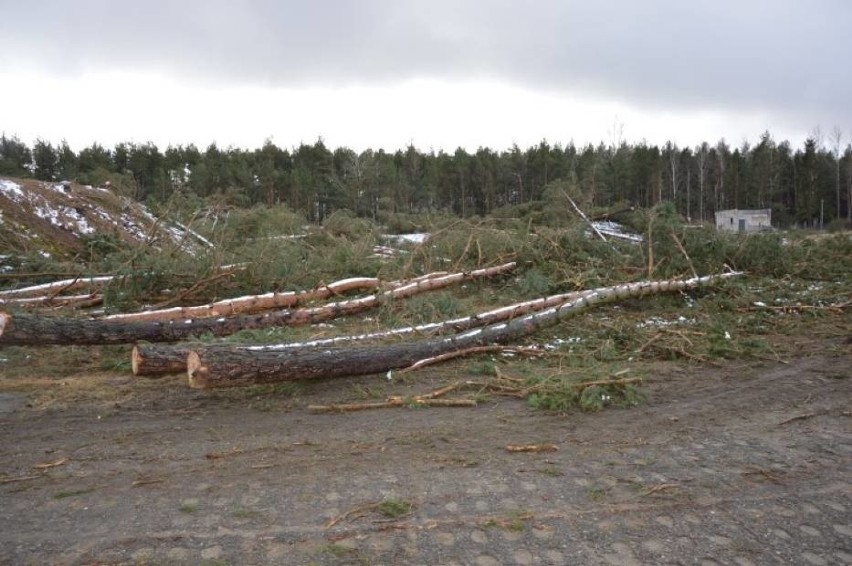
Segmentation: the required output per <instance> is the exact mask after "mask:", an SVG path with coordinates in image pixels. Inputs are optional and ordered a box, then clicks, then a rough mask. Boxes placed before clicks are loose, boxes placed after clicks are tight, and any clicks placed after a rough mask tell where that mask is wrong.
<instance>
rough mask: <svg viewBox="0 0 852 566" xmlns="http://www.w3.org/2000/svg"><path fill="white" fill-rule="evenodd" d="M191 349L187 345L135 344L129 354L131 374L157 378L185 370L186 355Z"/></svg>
mask: <svg viewBox="0 0 852 566" xmlns="http://www.w3.org/2000/svg"><path fill="white" fill-rule="evenodd" d="M191 351H192V349H191V348H190V347H188V346H162V345H156V344H136V345H135V346H133V352H132V353H131V354H130V367H131V368H132V369H133V375H144V376H145V377H151V378H157V377H163V376H164V375H168V374H174V373H183V372H185V371H186V356H187V355H188V354H189V352H191Z"/></svg>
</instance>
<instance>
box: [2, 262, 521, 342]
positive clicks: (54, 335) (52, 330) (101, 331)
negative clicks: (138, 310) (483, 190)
mask: <svg viewBox="0 0 852 566" xmlns="http://www.w3.org/2000/svg"><path fill="white" fill-rule="evenodd" d="M514 267H515V264H514V263H506V264H503V265H498V266H495V267H489V268H485V269H478V270H475V271H471V272H469V273H451V274H448V275H443V276H441V277H433V278H426V279H419V280H417V281H415V282H412V283H410V284H407V285H403V286H401V287H397V288H395V289H392V290H390V291H385V292H384V293H380V294H378V295H370V296H367V297H362V298H360V299H353V300H349V301H340V302H337V303H330V304H328V305H323V306H318V307H314V308H303V309H294V310H281V311H275V312H272V313H266V314H256V315H241V316H235V317H227V318H226V317H222V318H202V319H189V320H172V321H166V322H145V321H124V320H103V319H80V318H64V317H50V316H42V315H33V314H25V313H15V314H11V313H5V312H0V346H2V345H10V346H12V345H18V346H21V345H29V346H41V345H47V344H61V345H83V344H128V343H132V342H138V341H145V342H179V341H181V340H186V339H188V338H190V337H192V336H200V335H202V334H212V335H213V336H227V335H230V334H234V333H236V332H238V331H240V330H255V329H261V328H270V327H274V326H297V325H303V324H315V323H318V322H323V321H327V320H331V319H333V318H337V317H340V316H346V315H351V314H355V313H359V312H363V311H366V310H369V309H371V308H374V307H376V306H378V305H380V304H381V303H382V302H384V301H393V300H399V299H404V298H408V297H410V296H412V295H416V294H418V293H422V292H426V291H432V290H435V289H441V288H444V287H448V286H450V285H453V284H455V283H460V282H463V281H470V280H473V279H478V278H482V277H492V276H495V275H501V274H503V273H506V272H508V271H510V270H512V269H513V268H514Z"/></svg>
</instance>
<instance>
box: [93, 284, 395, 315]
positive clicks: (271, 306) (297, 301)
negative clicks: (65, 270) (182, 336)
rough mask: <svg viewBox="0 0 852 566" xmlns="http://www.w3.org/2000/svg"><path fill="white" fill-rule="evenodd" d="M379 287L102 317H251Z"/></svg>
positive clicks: (327, 288) (340, 287)
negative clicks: (242, 315)
mask: <svg viewBox="0 0 852 566" xmlns="http://www.w3.org/2000/svg"><path fill="white" fill-rule="evenodd" d="M380 285H381V281H379V280H378V279H376V278H374V277H356V278H352V279H342V280H340V281H335V282H334V283H331V284H329V285H323V286H321V287H317V288H316V289H312V290H310V291H289V292H286V293H264V294H262V295H249V296H245V297H237V298H234V299H226V300H224V301H216V302H215V303H210V304H207V305H199V306H192V307H174V308H169V309H158V310H150V311H143V312H133V313H121V314H113V315H109V316H105V317H103V320H121V321H131V320H134V321H149V322H150V321H157V322H167V321H170V320H187V319H195V318H210V317H221V316H234V315H237V314H252V313H258V312H263V311H270V310H275V309H288V308H293V307H295V306H297V305H301V304H304V303H306V302H308V301H316V300H323V299H327V298H329V297H332V296H335V295H340V294H343V293H347V292H350V291H361V290H373V289H376V288H378V287H379V286H380Z"/></svg>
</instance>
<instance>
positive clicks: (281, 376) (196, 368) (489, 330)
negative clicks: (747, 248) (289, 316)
mask: <svg viewBox="0 0 852 566" xmlns="http://www.w3.org/2000/svg"><path fill="white" fill-rule="evenodd" d="M733 275H737V274H735V273H728V274H724V275H711V276H706V277H698V278H694V279H688V280H681V281H677V280H675V281H651V282H641V283H629V284H625V285H617V286H614V287H605V288H602V289H597V290H595V291H594V292H591V293H588V294H585V295H582V296H580V297H579V298H577V299H575V300H572V301H568V302H566V303H563V304H561V305H560V306H558V307H554V308H550V309H547V310H545V311H542V312H538V313H534V314H530V315H527V316H524V317H521V318H517V319H515V320H512V321H511V322H508V323H499V324H492V325H489V326H487V327H485V328H481V329H474V330H469V331H467V332H463V333H460V334H456V335H453V336H450V337H447V338H435V339H430V340H421V341H417V342H407V343H401V344H390V345H375V346H361V347H357V348H340V347H337V348H295V349H294V348H290V349H284V350H268V349H266V350H247V349H240V348H233V349H227V350H224V349H215V350H202V351H199V352H190V353H189V355H188V356H187V374H188V377H189V385H190V386H191V387H195V388H213V387H234V386H240V385H253V384H260V383H274V382H281V381H295V380H301V379H312V378H327V377H341V376H355V375H367V374H373V373H384V372H387V371H389V370H393V369H398V368H402V367H406V366H409V365H411V364H413V363H414V362H416V361H418V360H422V359H425V358H431V357H435V356H438V355H441V354H446V353H449V352H455V351H459V350H465V349H468V348H472V347H477V346H484V345H488V344H495V343H498V344H499V343H506V342H510V341H512V340H517V339H518V338H521V337H523V336H528V335H531V334H534V333H535V332H537V331H538V330H540V329H541V328H544V327H547V326H551V325H554V324H556V323H558V322H559V321H561V320H562V319H564V318H567V317H569V316H571V315H573V314H575V313H576V312H578V311H581V310H583V309H586V308H588V307H590V306H593V305H596V304H600V303H604V302H610V301H615V300H618V299H624V298H627V297H637V296H643V295H646V294H652V293H662V292H667V291H681V290H684V289H693V288H696V287H698V286H701V285H706V284H709V283H713V282H716V281H718V280H721V279H724V278H727V277H730V276H733Z"/></svg>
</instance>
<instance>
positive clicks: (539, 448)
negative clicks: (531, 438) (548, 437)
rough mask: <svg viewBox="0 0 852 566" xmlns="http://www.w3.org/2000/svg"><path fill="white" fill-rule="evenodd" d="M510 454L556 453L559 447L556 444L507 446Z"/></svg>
mask: <svg viewBox="0 0 852 566" xmlns="http://www.w3.org/2000/svg"><path fill="white" fill-rule="evenodd" d="M506 450H507V451H509V452H556V451H557V450H559V447H558V446H556V445H555V444H507V445H506Z"/></svg>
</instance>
